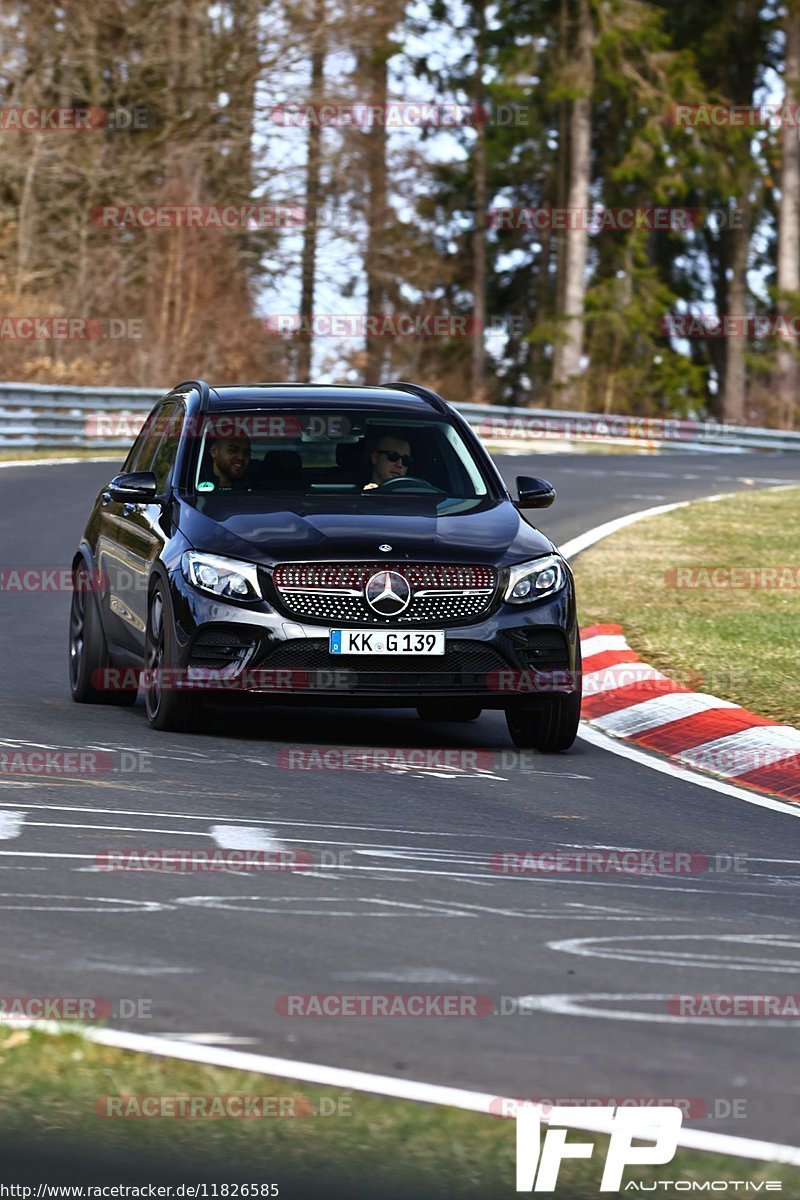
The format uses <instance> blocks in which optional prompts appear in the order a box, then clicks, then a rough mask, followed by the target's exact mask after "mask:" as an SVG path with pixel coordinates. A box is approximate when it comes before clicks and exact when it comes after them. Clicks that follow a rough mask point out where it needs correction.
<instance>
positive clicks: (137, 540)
mask: <svg viewBox="0 0 800 1200" xmlns="http://www.w3.org/2000/svg"><path fill="white" fill-rule="evenodd" d="M185 415H186V412H185V408H184V405H183V403H182V402H181V401H180V400H173V401H170V402H167V403H165V404H164V405H163V406H162V408H161V409H160V411H159V413H158V417H157V420H156V421H155V423H154V433H153V436H152V438H150V439H149V440H148V442H147V444H146V445H145V446H144V447H143V450H142V455H141V458H140V459H139V460H138V461H137V464H136V467H135V470H137V471H152V472H153V474H154V475H155V477H156V480H157V483H158V492H157V495H158V496H159V497H163V496H165V495H166V493H167V492H168V490H169V486H170V482H171V479H172V470H173V467H174V466H175V459H176V457H177V453H178V446H179V444H180V435H181V429H182V427H183V422H184V419H185ZM167 519H168V515H167V513H166V510H165V509H164V506H163V505H162V504H160V503H153V504H124V505H122V514H121V520H120V525H119V543H120V546H121V548H122V551H123V555H122V557H123V558H124V561H125V568H126V569H125V571H124V573H121V576H120V583H121V586H120V589H119V593H118V596H117V603H118V607H119V614H120V618H121V620H122V621H123V622H124V625H125V632H126V643H127V645H129V646H130V648H131V649H133V650H134V652H135V653H136V655H137V656H139V655H142V654H143V653H144V635H145V629H146V622H147V588H148V582H149V579H150V572H151V570H152V566H153V563H154V561H155V560H156V559H157V558H158V556H159V554H160V553H161V549H162V547H163V545H164V543H165V542H166V541H167V538H168V537H169V529H168V527H167V523H166V522H167Z"/></svg>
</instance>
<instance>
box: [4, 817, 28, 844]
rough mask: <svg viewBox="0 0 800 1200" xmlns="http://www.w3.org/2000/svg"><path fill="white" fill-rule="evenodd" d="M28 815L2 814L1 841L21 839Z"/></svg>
mask: <svg viewBox="0 0 800 1200" xmlns="http://www.w3.org/2000/svg"><path fill="white" fill-rule="evenodd" d="M27 815H28V814H27V813H24V812H0V841H7V840H8V839H9V838H15V837H19V835H20V834H21V833H22V826H23V825H24V824H25V818H26V816H27Z"/></svg>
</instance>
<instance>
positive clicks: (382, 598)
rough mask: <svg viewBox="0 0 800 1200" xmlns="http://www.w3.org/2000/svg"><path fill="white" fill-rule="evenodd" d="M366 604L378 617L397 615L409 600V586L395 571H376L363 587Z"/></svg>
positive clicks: (404, 608)
mask: <svg viewBox="0 0 800 1200" xmlns="http://www.w3.org/2000/svg"><path fill="white" fill-rule="evenodd" d="M364 596H365V597H366V601H367V604H368V605H369V606H370V608H371V609H372V610H373V612H376V613H377V614H378V616H380V617H397V616H399V615H400V613H401V612H405V610H406V609H407V608H408V606H409V603H410V602H411V587H410V585H409V582H408V580H407V579H405V578H404V577H403V576H402V575H400V574H398V572H397V571H376V573H375V574H374V575H371V576H370V578H369V579H368V580H367V586H366V587H365V589H364Z"/></svg>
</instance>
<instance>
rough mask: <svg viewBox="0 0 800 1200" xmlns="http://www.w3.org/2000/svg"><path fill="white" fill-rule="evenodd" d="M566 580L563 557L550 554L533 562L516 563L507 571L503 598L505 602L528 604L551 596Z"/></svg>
mask: <svg viewBox="0 0 800 1200" xmlns="http://www.w3.org/2000/svg"><path fill="white" fill-rule="evenodd" d="M566 581H567V572H566V567H565V564H564V560H563V558H560V557H559V556H558V555H557V554H550V555H548V557H547V558H537V559H534V561H533V562H526V563H518V564H517V566H515V567H511V568H510V570H509V573H508V585H507V587H506V592H505V595H504V596H503V599H504V600H505V602H506V604H530V602H531V601H532V600H539V599H540V598H541V597H542V596H552V594H553V592H558V591H560V590H561V588H562V587H563V586H564V584H565V583H566Z"/></svg>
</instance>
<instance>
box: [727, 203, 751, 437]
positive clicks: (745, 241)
mask: <svg viewBox="0 0 800 1200" xmlns="http://www.w3.org/2000/svg"><path fill="white" fill-rule="evenodd" d="M741 212H742V217H743V219H742V223H741V228H733V229H731V231H730V240H731V278H730V286H729V287H728V308H727V313H728V315H729V316H735V317H742V316H744V314H745V313H746V312H747V259H748V255H749V251H750V229H749V225H750V206H749V205H748V204H747V203H745V202H743V203H742V205H741ZM724 341H725V375H724V381H723V384H722V394H721V397H720V420H722V421H724V422H726V423H727V424H731V425H742V424H744V421H745V392H746V385H747V372H746V369H745V352H746V350H747V339H746V338H745V337H742V336H737V335H735V334H732V335H729V336H728V337H726V338H725V339H724Z"/></svg>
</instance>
